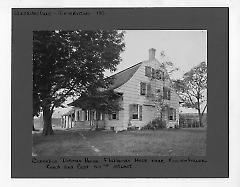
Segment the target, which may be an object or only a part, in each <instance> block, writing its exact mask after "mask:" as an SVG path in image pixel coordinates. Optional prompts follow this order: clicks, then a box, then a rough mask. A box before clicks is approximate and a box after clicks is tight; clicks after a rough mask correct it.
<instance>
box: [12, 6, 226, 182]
mask: <svg viewBox="0 0 240 187" xmlns="http://www.w3.org/2000/svg"><path fill="white" fill-rule="evenodd" d="M11 54H12V74H11V75H12V92H11V94H12V95H11V98H12V107H11V109H12V117H11V124H12V126H11V138H12V139H11V142H12V149H11V159H12V164H11V166H12V177H14V178H21V177H25V178H26V177H34V178H42V177H45V178H52V177H54V178H56V177H57V178H59V177H60V178H61V177H63V178H161V177H163V178H171V177H175V178H183V177H184V178H186V177H187V178H189V177H228V9H227V8H210V7H209V8H183V7H182V8H41V9H40V8H39V9H38V8H29V9H24V8H14V9H12V53H11Z"/></svg>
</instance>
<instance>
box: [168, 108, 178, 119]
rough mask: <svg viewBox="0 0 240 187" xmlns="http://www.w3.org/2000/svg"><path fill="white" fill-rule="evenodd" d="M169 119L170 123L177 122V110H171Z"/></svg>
mask: <svg viewBox="0 0 240 187" xmlns="http://www.w3.org/2000/svg"><path fill="white" fill-rule="evenodd" d="M168 119H169V120H170V121H176V109H175V108H169V110H168Z"/></svg>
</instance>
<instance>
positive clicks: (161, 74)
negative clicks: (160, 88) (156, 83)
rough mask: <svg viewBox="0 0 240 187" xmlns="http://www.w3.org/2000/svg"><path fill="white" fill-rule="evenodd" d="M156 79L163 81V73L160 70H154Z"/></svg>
mask: <svg viewBox="0 0 240 187" xmlns="http://www.w3.org/2000/svg"><path fill="white" fill-rule="evenodd" d="M156 79H158V80H164V78H163V72H162V71H161V70H156Z"/></svg>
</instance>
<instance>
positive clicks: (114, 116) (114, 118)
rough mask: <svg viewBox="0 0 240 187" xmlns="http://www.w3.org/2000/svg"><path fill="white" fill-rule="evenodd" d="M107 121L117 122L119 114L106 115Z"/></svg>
mask: <svg viewBox="0 0 240 187" xmlns="http://www.w3.org/2000/svg"><path fill="white" fill-rule="evenodd" d="M108 119H109V120H118V119H119V112H113V113H111V114H108Z"/></svg>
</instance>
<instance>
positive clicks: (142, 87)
mask: <svg viewBox="0 0 240 187" xmlns="http://www.w3.org/2000/svg"><path fill="white" fill-rule="evenodd" d="M140 94H141V95H146V83H145V82H140Z"/></svg>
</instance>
